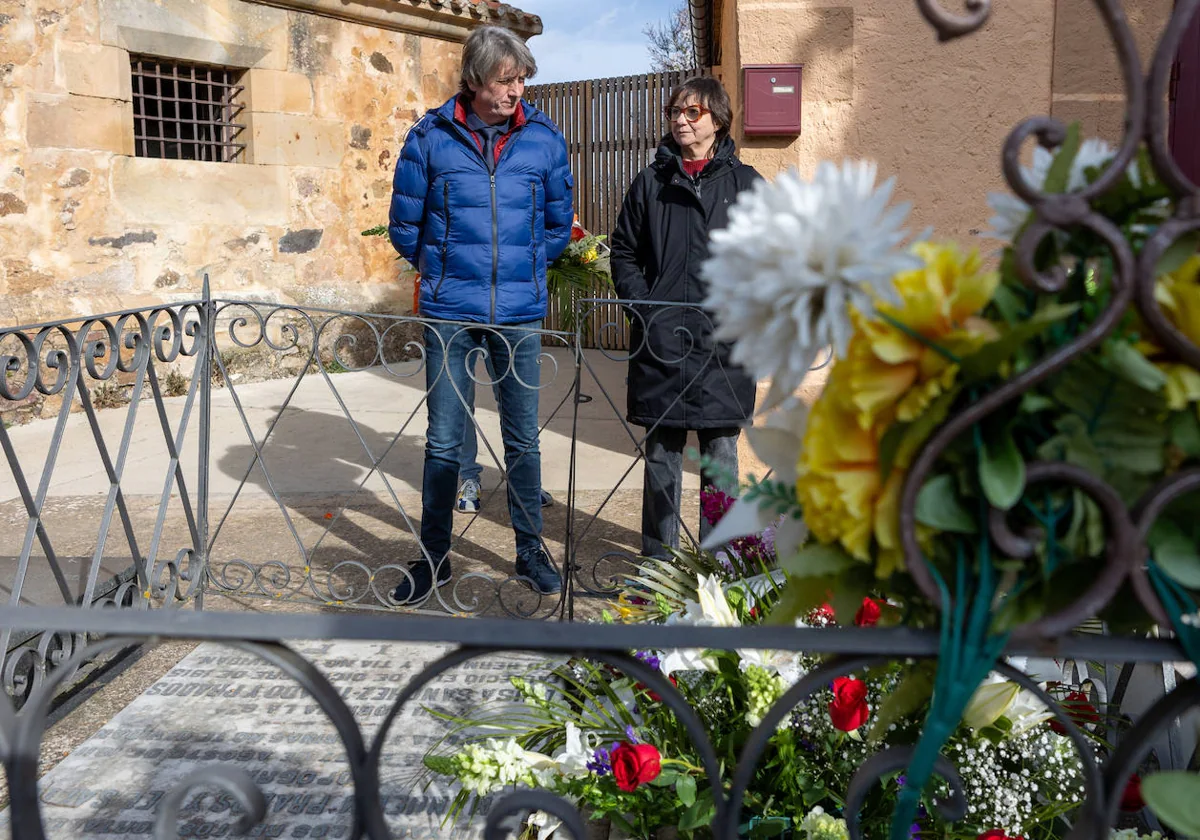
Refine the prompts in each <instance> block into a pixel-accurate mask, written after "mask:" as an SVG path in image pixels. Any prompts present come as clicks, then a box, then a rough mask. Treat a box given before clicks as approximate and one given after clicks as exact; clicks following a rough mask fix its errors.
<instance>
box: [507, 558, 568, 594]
mask: <svg viewBox="0 0 1200 840" xmlns="http://www.w3.org/2000/svg"><path fill="white" fill-rule="evenodd" d="M517 574H518V575H519V576H520V577H522V578H525V579H526V580H525V582H526V583H528V584H529V587H530V588H531V589H532V590H533V591H534V592H537V593H539V594H541V595H553V594H554V593H556V592H562V578H561V577H560V576H559V574H558V570H556V569H555V568H554V564H553V563H551V562H550V558H549V557H547V556H546V552H544V551H542V550H541V549H540V548H535V549H533V550H531V551H527V552H525V553H524V554H522V555H521V556H520V557H518V558H517Z"/></svg>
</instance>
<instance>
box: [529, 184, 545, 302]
mask: <svg viewBox="0 0 1200 840" xmlns="http://www.w3.org/2000/svg"><path fill="white" fill-rule="evenodd" d="M529 196H530V199H531V205H530V211H529V241H530V242H531V243H532V244H533V288H534V290H535V291H536V292H537V297H536V298H535V299H534V302H535V303H541V302H542V285H541V284H540V283H539V282H538V259H537V257H538V244H537V184H534V183H531V184H530V185H529Z"/></svg>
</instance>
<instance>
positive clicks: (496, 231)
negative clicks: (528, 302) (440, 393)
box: [489, 172, 500, 324]
mask: <svg viewBox="0 0 1200 840" xmlns="http://www.w3.org/2000/svg"><path fill="white" fill-rule="evenodd" d="M489 180H490V181H491V186H492V318H491V323H493V324H494V323H496V272H497V269H498V268H499V267H500V246H499V244H498V242H497V240H498V239H499V238H500V221H499V219H497V218H496V173H495V172H492V173H491V174H490V175H489Z"/></svg>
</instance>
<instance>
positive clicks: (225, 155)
mask: <svg viewBox="0 0 1200 840" xmlns="http://www.w3.org/2000/svg"><path fill="white" fill-rule="evenodd" d="M129 61H130V67H131V70H132V73H133V139H134V153H135V154H136V155H137V157H149V158H169V159H171V160H207V161H217V162H221V163H234V162H237V161H240V160H244V158H245V151H246V144H245V143H241V142H238V139H239V137H240V136H241V135H242V132H244V131H245V130H246V126H244V125H240V124H238V122H237V118H238V117H239V116H240V115H241V113H242V111H243V110H245V107H246V106H245V105H243V104H242V103H241V102H240V101H239V99H240V97H241V93H242V91H243V90H245V87H244V86H243V85H239V84H237V81H238V77H239V76H240V71H237V70H231V69H229V68H226V67H209V66H206V65H202V64H185V63H181V62H174V61H165V60H162V59H158V58H150V57H147V56H138V55H134V56H130V59H129Z"/></svg>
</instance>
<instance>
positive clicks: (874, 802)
mask: <svg viewBox="0 0 1200 840" xmlns="http://www.w3.org/2000/svg"><path fill="white" fill-rule="evenodd" d="M732 503H733V499H732V498H730V497H729V496H727V495H725V494H723V493H721V492H718V491H715V490H713V489H711V488H709V489H708V490H706V492H705V493H703V494H702V504H703V510H704V514H705V516H707V517H709V518H710V521H714V522H716V521H719V520H720V517H721V516H723V515H724V514H725V513H726V511H727V510H728V508H729V507H730V505H731V504H732ZM780 524H782V523H780ZM778 539H779V530H778V529H777V528H776V527H775V526H769V527H767V528H766V529H765V530H764V531H763V532H761V533H758V534H753V535H749V536H746V537H743V538H740V539H737V540H734V541H732V542H731V544H730V545H728V546H726V547H725V548H724V549H722V550H721V551H719V552H717V553H715V554H713V553H709V552H705V551H701V550H699V549H695V548H693V549H691V550H688V551H681V552H676V553H675V555H674V559H673V561H672V562H661V561H650V562H648V563H647V564H646V565H645V566H644V567H643V570H642V573H641V574H640V575H638V576H637V577H636V578H633V579H631V581H630V582H629V584H628V586H627V587H626V589H625V590H624V591H623V592H622V593H621V596H620V598H619V600H618V602H617V606H616V612H617V616H618V620H622V621H627V622H642V621H654V622H666V623H670V624H692V625H707V626H723V627H737V626H745V625H752V624H757V623H763V622H772V621H778V620H780V616H782V615H790V607H789V605H788V603H787V601H786V591H787V590H786V575H785V573H784V572H783V571H782V570H781V569H780V568H778V566H777V565H776V560H777V557H778V555H777V554H776V546H777V544H778ZM755 570H757V571H755ZM835 605H836V606H835ZM839 616H842V617H844V620H842V621H841V622H839ZM899 618H900V612H899V610H898V609H897V607H896V606H894V605H893V604H890V603H889V602H887V601H886V600H883V599H881V598H878V597H873V596H869V597H865V598H861V599H859V601H858V602H857V603H850V602H847V601H846V599H845V598H843V597H838V598H835V599H834V601H833V603H822V604H820V605H818V606H817V607H815V608H813V609H811V610H809V611H808V612H807V613H806V614H805V615H804V616H803V617H802V618H800V619H790V618H789V619H788V621H789V622H791V621H793V620H794V621H795V623H796V624H797V625H803V626H807V627H813V628H828V627H834V626H836V625H838V624H839V623H844V624H848V625H849V624H852V625H855V626H860V627H869V626H874V625H876V624H895V623H896V622H897V621H898V620H899ZM614 664H618V665H621V667H619V668H618V667H612V666H611V665H605V664H596V663H592V662H588V661H581V660H571V661H567V662H562V661H546V662H544V663H542V665H541V666H539V667H537V668H535V669H533V670H532V671H531V672H530V673H529V674H527V675H526V676H524V677H521V678H514V679H513V680H512V684H513V686H514V687H515V688H516V689H517V692H518V693H519V696H520V698H521V700H520V702H519V703H518V704H515V705H514V704H512V703H499V702H495V701H493V702H490V703H486V704H484V705H483V706H481V707H479V708H477V709H475V710H474V711H472V712H471V713H469V714H467V715H465V716H463V717H451V716H445V715H442V717H443V718H444V719H445V720H446V721H447V723H448V724H450V727H451V728H450V730H449V731H448V733H447V737H446V739H445V740H444V741H443V742H442V743H441V744H439V745H437V746H435V747H434V748H433V749H432V750H431V751H430V753H429V754H428V756H427V757H426V760H425V763H426V766H427V767H428V768H429V769H430V770H431V771H433V772H434V773H436V774H440V775H442V776H446V777H450V778H452V779H454V780H456V781H457V782H458V783H459V784H460V785H461V789H460V792H459V793H458V795H457V797H456V799H455V801H454V807H453V809H452V810H451V815H450V817H448V819H453V818H455V817H457V816H458V815H460V814H462V813H463V812H464V811H465V810H469V809H470V808H472V807H473V804H474V803H475V802H477V801H478V800H477V798H478V797H486V796H489V795H493V794H496V793H498V792H500V791H502V790H503V789H505V788H506V787H508V786H512V785H517V786H526V787H535V788H540V789H544V790H548V791H551V792H553V793H555V794H556V795H559V796H561V797H563V798H565V799H567V800H569V801H571V802H572V803H574V804H576V805H577V806H580V807H582V808H583V810H584V811H585V812H587V813H589V814H590V815H591V817H592V818H593V819H599V820H609V821H611V823H612V824H613V825H614V826H615V827H617V828H619V829H620V830H621V831H623V832H624V834H625V835H627V836H629V837H631V838H639V839H640V838H646V839H647V840H650V839H651V838H655V837H656V836H659V835H658V834H657V832H658V830H660V829H661V828H662V827H664V826H669V827H674V828H675V829H676V830H677V831H678V833H679V834H680V836H682V837H685V838H693V837H694V838H702V837H709V836H711V834H710V833H709V831H710V829H709V825H710V823H711V822H712V821H713V819H714V817H715V816H716V813H715V809H716V806H715V803H714V799H715V793H716V791H714V788H713V786H714V782H715V783H716V784H717V785H720V790H721V791H722V792H727V791H728V790H729V788H730V787H731V786H732V785H734V784H735V783H738V780H737V779H736V778H735V777H736V774H737V770H738V768H739V767H740V766H741V763H740V758H741V756H742V753H743V750H744V748H745V745H746V744H747V742H748V741H749V740H750V739H751V738H752V737H753V735H754V733H755V730H756V728H757V729H759V730H761V731H762V732H764V733H765V734H766V739H765V743H764V744H763V745H762V748H761V752H760V753H759V755H758V758H757V761H756V762H755V763H754V766H753V772H752V773H751V774H749V775H748V777H747V778H745V779H742V780H740V781H741V783H742V784H744V785H745V796H744V799H743V802H744V805H743V812H744V813H743V815H740V819H739V833H740V835H741V836H742V837H747V838H766V837H795V838H806V840H847V838H848V837H849V833H848V832H849V826H848V823H847V820H848V818H849V819H857V820H858V824H859V827H860V829H861V831H862V832H863V835H862V836H865V837H882V836H884V835H886V833H887V831H888V826H889V823H890V820H891V814H892V812H893V810H894V808H895V807H896V804H897V801H898V798H899V796H900V794H901V793H902V791H903V790H905V787H906V783H907V780H906V778H905V775H904V774H903V772H902V771H899V770H895V771H892V772H890V773H888V774H887V776H886V778H885V779H883V780H882V784H879V785H876V786H875V787H873V788H872V789H871V790H869V791H868V792H867V794H866V796H865V797H863V798H862V800H861V801H858V802H850V801H849V795H850V793H849V792H850V790H851V780H852V778H853V777H854V775H855V773H856V771H857V770H858V768H859V767H860V766H861V765H862V764H863V763H864V762H865V761H867V760H868V759H869V758H870V757H871V756H872V755H874V754H875V753H877V752H879V751H880V750H882V749H886V748H887V747H888V746H895V745H907V744H912V743H914V742H915V741H916V740H917V738H918V736H919V733H920V729H921V725H922V722H923V718H924V714H925V712H926V711H927V709H928V700H927V698H926V697H924V696H923V695H922V693H921V692H920V691H915V692H914V691H913V688H912V687H913V686H914V685H916V683H915V682H914V681H913V680H912V676H911V673H910V674H909V675H907V677H906V674H905V666H903V665H900V664H897V665H889V666H884V667H880V668H876V669H872V670H868V671H859V672H847V673H844V674H841V675H839V676H836V677H835V678H833V679H832V680H825V679H823V677H822V674H820V673H814V672H815V671H816V669H818V668H819V667H820V666H821V664H822V663H821V661H820V658H819V657H816V656H811V655H807V654H798V653H794V652H788V651H770V650H767V651H759V650H737V651H715V650H643V651H635V652H633V653H632V657H631V658H630V659H627V660H625V662H623V663H614ZM932 668H933V666H932V664H926V665H923V666H921V667H920V670H919V671H918V672H917V673H920V674H922V675H923V677H924V679H925V680H926V681H929V680H932V678H933V670H932ZM809 674H814V676H813V678H812V679H818V680H821V682H822V684H821V685H820V686H819V687H817V688H816V690H814V691H812V692H811V693H809V694H808V695H807V696H806V697H805V698H804V699H803V700H802V701H801V702H800V704H799V705H798V706H795V707H792V706H791V705H786V706H782V705H777V704H778V702H779V701H780V699H781V698H782V697H783V696H784V694H785V693H786V692H788V691H789V690H790V689H791V688H792V687H793V686H795V685H796V684H797V683H799V682H800V681H801V680H803V679H805V677H806V676H807V675H809ZM812 679H810V680H809V681H810V682H811V681H812ZM906 680H907V685H908V687H907V688H904V687H903V684H904V682H905V681H906ZM668 686H670V687H669V688H668ZM1042 688H1043V689H1044V690H1046V691H1048V692H1049V693H1050V694H1052V695H1054V696H1057V697H1059V698H1060V699H1063V701H1064V702H1065V703H1066V704H1067V705H1068V708H1070V709H1071V715H1072V720H1074V721H1075V722H1076V723H1077V724H1078V726H1079V727H1080V728H1081V730H1082V731H1083V732H1085V733H1087V740H1086V741H1085V743H1086V744H1087V748H1088V749H1090V750H1101V749H1102V748H1103V747H1102V744H1103V741H1104V738H1105V736H1106V735H1108V734H1109V730H1108V726H1109V724H1110V723H1111V721H1110V720H1109V715H1108V713H1107V710H1103V709H1104V707H1103V705H1102V704H1098V705H1097V704H1093V703H1091V701H1090V700H1089V699H1087V696H1086V695H1085V694H1083V693H1081V692H1080V691H1079V690H1078V689H1077V688H1075V689H1067V688H1065V687H1062V686H1057V687H1051V686H1042ZM671 691H674V692H677V693H678V695H679V697H680V698H681V699H682V700H683V701H684V702H685V703H686V704H687V705H688V706H690V707H691V709H693V710H694V712H695V715H696V718H697V719H698V721H699V723H700V725H701V726H702V728H703V730H704V732H705V733H706V734H707V736H708V738H709V739H710V742H711V744H712V746H713V750H714V753H713V758H715V761H716V766H706V761H705V756H704V754H703V753H702V752H701V751H700V750H699V749H698V747H697V745H696V744H697V742H696V740H695V739H694V737H693V735H692V733H690V732H689V730H688V727H687V725H686V723H685V722H684V721H683V719H682V718H681V717H680V716H678V715H676V714H675V712H674V711H673V710H672V707H671V705H670V704H669V703H667V702H666V701H665V700H664V698H663V696H662V695H663V694H664V693H668V692H671ZM898 691H900V692H904V695H903V696H902V697H901V701H900V702H898V703H897V702H890V701H889V700H888V698H889V697H895V696H896V694H897V692H898ZM1102 710H1103V711H1102ZM946 752H947V755H949V756H950V757H951V759H952V760H953V761H954V763H955V764H956V765H957V766H958V767H959V769H960V770H961V773H962V781H963V785H964V788H965V789H966V791H967V792H968V794H969V803H968V805H967V808H968V810H967V813H966V815H965V818H964V819H962V820H960V821H957V822H954V821H951V820H947V819H945V818H944V817H943V815H942V814H941V813H940V812H939V811H938V809H937V808H935V807H933V805H932V799H931V800H930V801H929V803H928V804H926V803H924V802H923V803H922V805H921V806H920V807H919V808H918V811H917V814H916V815H915V816H914V818H913V821H912V823H911V824H910V826H908V827H907V833H906V837H910V838H916V837H933V836H938V837H945V838H963V840H975V838H977V837H986V838H987V840H1001V838H1017V837H1030V838H1032V837H1039V838H1050V837H1061V836H1065V834H1066V830H1067V829H1068V827H1069V823H1068V822H1067V821H1065V819H1064V818H1065V817H1067V816H1068V815H1069V814H1070V813H1071V812H1072V811H1073V810H1074V809H1075V808H1076V807H1077V806H1078V804H1079V801H1080V799H1081V796H1082V790H1083V773H1082V768H1081V764H1080V760H1079V754H1078V752H1077V746H1076V744H1075V743H1073V742H1072V740H1071V739H1070V738H1069V737H1068V733H1067V729H1066V728H1065V727H1064V726H1063V725H1062V724H1060V723H1059V722H1058V721H1057V720H1052V715H1051V713H1050V712H1049V711H1048V710H1047V708H1046V706H1045V705H1044V704H1043V703H1042V702H1041V700H1040V699H1039V698H1038V697H1037V696H1035V695H1034V694H1033V693H1032V692H1030V691H1027V690H1023V689H1022V688H1020V687H1019V686H1017V685H1016V684H1014V683H1011V682H1008V681H1005V680H1003V679H1000V678H999V677H996V676H994V675H993V676H991V677H990V678H989V679H988V680H987V682H986V683H985V684H984V685H983V686H981V687H980V688H979V689H978V690H977V691H976V692H975V693H974V694H973V695H972V697H971V698H970V700H969V702H968V704H967V707H966V712H965V714H964V718H963V721H962V722H961V724H959V725H958V726H957V727H955V729H954V732H953V734H952V735H951V737H950V738H949V740H948V743H947V747H946ZM949 792H950V791H949V789H948V787H947V786H946V785H945V784H944V783H935V784H934V785H933V786H932V787H931V793H932V794H933V797H934V798H937V797H942V798H944V797H946V796H948V794H949ZM851 811H853V814H855V815H856V816H854V817H850V813H851ZM558 828H559V823H558V821H557V820H556V819H554V818H553V817H551V816H550V815H549V814H546V813H538V814H534V815H533V816H532V817H531V818H530V822H529V825H528V828H527V832H526V835H525V836H526V838H528V840H533V838H537V840H547V838H550V837H560V836H564V835H565V834H566V832H565V831H564V832H561V834H556V833H555V832H556V830H557V829H558Z"/></svg>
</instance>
